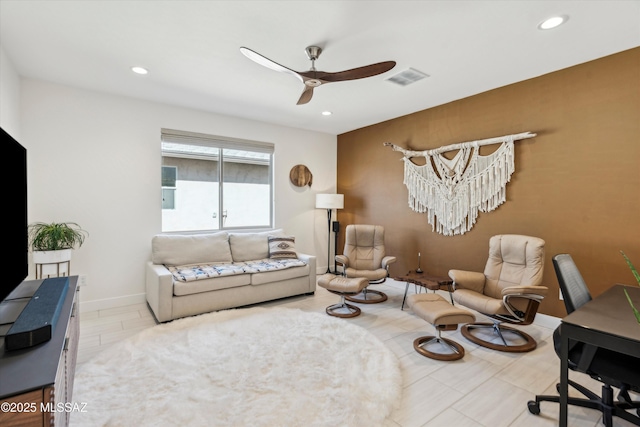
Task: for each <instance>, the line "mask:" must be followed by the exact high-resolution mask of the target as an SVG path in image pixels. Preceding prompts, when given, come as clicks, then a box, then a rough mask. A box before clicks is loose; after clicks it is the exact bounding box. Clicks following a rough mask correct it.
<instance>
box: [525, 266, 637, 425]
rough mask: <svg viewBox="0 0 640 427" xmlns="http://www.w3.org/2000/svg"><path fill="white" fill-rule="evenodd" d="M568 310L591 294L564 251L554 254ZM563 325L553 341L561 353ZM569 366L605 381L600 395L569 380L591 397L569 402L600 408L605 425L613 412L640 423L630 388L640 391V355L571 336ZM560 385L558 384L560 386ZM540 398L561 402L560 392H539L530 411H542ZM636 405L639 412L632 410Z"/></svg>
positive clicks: (530, 404) (570, 398) (575, 306)
mask: <svg viewBox="0 0 640 427" xmlns="http://www.w3.org/2000/svg"><path fill="white" fill-rule="evenodd" d="M552 260H553V267H554V268H555V270H556V275H557V277H558V282H559V283H560V289H561V290H562V296H563V298H564V304H565V307H566V308H567V314H569V313H571V312H573V311H574V310H576V309H578V308H579V307H581V306H582V305H583V304H585V303H587V302H589V301H590V300H591V294H590V293H589V289H588V288H587V285H586V284H585V282H584V280H583V278H582V275H581V274H580V271H578V268H577V267H576V265H575V263H574V262H573V259H572V258H571V255H569V254H560V255H556V256H554V257H553V259H552ZM561 328H562V325H561V326H559V327H558V328H556V330H555V331H554V332H553V344H554V348H555V351H556V353H557V354H558V356H560V344H561V341H560V336H561V334H562V330H561ZM569 369H571V370H574V371H577V372H583V373H586V374H587V375H589V376H591V378H593V379H595V380H598V381H600V382H602V383H603V385H602V396H598V395H597V394H595V393H593V392H592V391H590V390H588V389H586V388H585V387H583V386H581V385H580V384H578V383H576V382H574V381H571V380H569V385H570V386H572V387H573V388H575V389H576V390H578V391H579V392H580V393H582V394H583V395H585V396H586V397H587V399H582V398H576V397H569V398H568V402H569V405H575V406H581V407H583V408H591V409H597V410H599V411H601V412H602V422H603V423H604V425H605V426H607V427H611V426H612V425H613V421H612V416H614V415H615V416H616V417H620V418H622V419H625V420H627V421H629V422H631V423H633V424H635V425H638V426H640V409H638V408H640V401H633V400H631V397H630V395H629V390H632V391H640V359H638V358H636V357H632V356H628V355H625V354H621V353H617V352H614V351H611V350H607V349H603V348H597V347H594V346H592V345H588V344H585V343H581V342H577V341H572V340H569ZM559 387H560V385H559V384H556V388H557V389H559ZM612 387H615V388H617V389H619V394H618V401H614V399H613V388H612ZM540 402H557V403H559V402H560V396H544V395H539V396H536V400H535V401H533V400H530V401H529V402H528V403H527V407H528V408H529V412H531V413H532V414H534V415H538V414H540ZM628 409H636V413H637V414H638V416H635V415H633V414H632V413H630V412H628V411H627V410H628Z"/></svg>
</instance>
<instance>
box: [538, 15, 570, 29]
mask: <svg viewBox="0 0 640 427" xmlns="http://www.w3.org/2000/svg"><path fill="white" fill-rule="evenodd" d="M567 19H569V18H568V17H567V16H564V15H559V16H552V17H551V18H547V19H545V20H544V21H542V22H541V23H540V25H538V29H539V30H550V29H552V28H556V27H557V26H559V25H562V24H564V23H565V22H567Z"/></svg>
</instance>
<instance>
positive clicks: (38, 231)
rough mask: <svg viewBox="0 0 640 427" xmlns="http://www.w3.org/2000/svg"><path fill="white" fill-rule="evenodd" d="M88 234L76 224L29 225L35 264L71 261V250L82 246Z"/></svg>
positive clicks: (37, 223)
mask: <svg viewBox="0 0 640 427" xmlns="http://www.w3.org/2000/svg"><path fill="white" fill-rule="evenodd" d="M88 234H89V233H87V232H86V231H85V230H83V229H82V228H80V226H79V225H78V224H76V223H75V222H60V223H57V222H53V223H45V222H36V223H33V224H29V247H30V248H31V250H32V251H33V262H34V264H58V263H61V262H66V261H70V260H71V250H72V249H75V248H79V247H80V246H82V244H83V243H84V239H85V238H86V237H87V236H88ZM68 273H69V272H68V271H67V274H68Z"/></svg>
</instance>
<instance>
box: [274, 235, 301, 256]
mask: <svg viewBox="0 0 640 427" xmlns="http://www.w3.org/2000/svg"><path fill="white" fill-rule="evenodd" d="M268 241H269V258H272V259H287V258H298V254H297V253H296V238H295V237H293V236H269V238H268Z"/></svg>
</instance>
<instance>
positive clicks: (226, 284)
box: [173, 274, 251, 297]
mask: <svg viewBox="0 0 640 427" xmlns="http://www.w3.org/2000/svg"><path fill="white" fill-rule="evenodd" d="M250 283H251V274H236V275H233V276H219V277H212V278H209V279H202V280H194V281H193V282H174V284H173V294H174V295H175V296H178V297H181V296H185V295H192V294H198V293H201V292H210V291H218V290H220V289H228V288H237V287H239V286H246V285H249V284H250Z"/></svg>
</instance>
